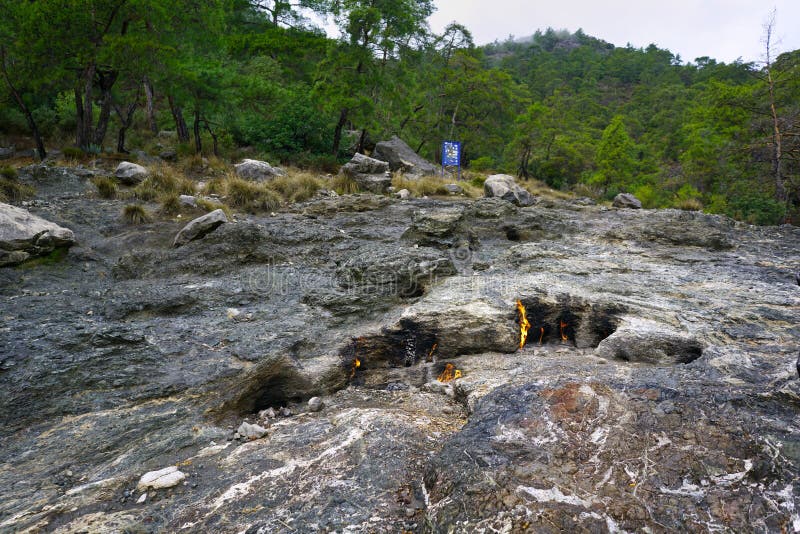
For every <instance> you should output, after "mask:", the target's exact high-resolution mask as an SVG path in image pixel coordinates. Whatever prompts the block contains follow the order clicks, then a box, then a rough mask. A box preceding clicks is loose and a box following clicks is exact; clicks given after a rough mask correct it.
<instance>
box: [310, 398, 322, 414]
mask: <svg viewBox="0 0 800 534" xmlns="http://www.w3.org/2000/svg"><path fill="white" fill-rule="evenodd" d="M322 406H323V403H322V399H320V398H319V397H311V398H310V399H308V409H309V410H311V411H312V412H318V411H320V410H321V409H322Z"/></svg>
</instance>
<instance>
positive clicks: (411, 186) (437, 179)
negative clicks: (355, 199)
mask: <svg viewBox="0 0 800 534" xmlns="http://www.w3.org/2000/svg"><path fill="white" fill-rule="evenodd" d="M448 184H456V185H458V186H459V187H461V189H463V190H464V194H465V195H467V196H468V197H470V198H476V197H479V196H481V195H482V194H483V189H482V188H481V187H475V186H474V185H472V183H471V182H470V181H468V180H461V181H457V180H453V179H452V178H442V177H441V176H438V175H437V176H423V177H421V178H416V179H409V178H406V177H404V176H403V175H399V174H398V175H395V176H394V178H392V185H393V186H394V188H395V189H396V190H398V191H399V190H401V189H408V190H409V191H410V192H411V194H412V195H413V196H415V197H425V196H450V192H449V191H448V190H447V188H446V187H445V186H446V185H448Z"/></svg>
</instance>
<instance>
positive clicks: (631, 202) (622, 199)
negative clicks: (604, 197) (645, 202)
mask: <svg viewBox="0 0 800 534" xmlns="http://www.w3.org/2000/svg"><path fill="white" fill-rule="evenodd" d="M612 206H613V207H615V208H630V209H633V210H640V209H642V202H641V201H640V200H639V199H638V198H636V197H635V196H633V195H631V194H630V193H620V194H619V195H617V196H615V197H614V203H613V204H612Z"/></svg>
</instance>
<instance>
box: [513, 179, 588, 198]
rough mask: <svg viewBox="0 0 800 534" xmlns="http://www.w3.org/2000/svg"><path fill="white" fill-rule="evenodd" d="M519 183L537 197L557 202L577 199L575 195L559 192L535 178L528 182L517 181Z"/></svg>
mask: <svg viewBox="0 0 800 534" xmlns="http://www.w3.org/2000/svg"><path fill="white" fill-rule="evenodd" d="M517 183H518V184H519V185H521V186H522V187H524V188H525V189H527V190H528V192H529V193H530V194H532V195H535V196H537V197H544V198H550V199H555V200H570V199H572V198H575V195H574V194H573V193H570V192H568V191H559V190H557V189H553V188H552V187H550V186H549V185H547V184H546V183H544V182H542V181H540V180H536V179H535V178H531V179H528V180H517Z"/></svg>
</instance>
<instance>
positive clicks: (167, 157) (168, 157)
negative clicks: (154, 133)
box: [158, 148, 178, 161]
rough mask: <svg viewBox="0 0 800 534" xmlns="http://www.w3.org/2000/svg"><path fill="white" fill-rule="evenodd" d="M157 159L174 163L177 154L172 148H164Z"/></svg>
mask: <svg viewBox="0 0 800 534" xmlns="http://www.w3.org/2000/svg"><path fill="white" fill-rule="evenodd" d="M158 157H159V158H161V159H163V160H164V161H175V160H176V159H178V153H177V152H176V151H175V149H174V148H165V149H164V150H162V151H161V153H160V154H159V155H158Z"/></svg>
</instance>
